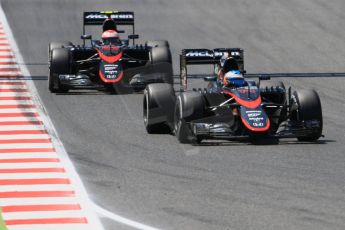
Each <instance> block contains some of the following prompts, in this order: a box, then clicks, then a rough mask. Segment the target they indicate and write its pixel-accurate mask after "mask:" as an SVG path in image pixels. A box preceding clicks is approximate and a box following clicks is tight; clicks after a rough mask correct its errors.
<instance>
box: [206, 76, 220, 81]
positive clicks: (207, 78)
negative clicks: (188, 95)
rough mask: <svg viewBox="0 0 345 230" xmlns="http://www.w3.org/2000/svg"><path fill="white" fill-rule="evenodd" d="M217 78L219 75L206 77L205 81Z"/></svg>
mask: <svg viewBox="0 0 345 230" xmlns="http://www.w3.org/2000/svg"><path fill="white" fill-rule="evenodd" d="M216 80H217V76H207V77H204V81H216Z"/></svg>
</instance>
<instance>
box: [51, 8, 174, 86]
mask: <svg viewBox="0 0 345 230" xmlns="http://www.w3.org/2000/svg"><path fill="white" fill-rule="evenodd" d="M88 25H102V31H100V32H101V34H102V36H101V37H102V39H101V40H92V36H91V35H86V34H85V26H88ZM119 26H131V27H132V33H131V34H129V35H128V39H120V34H121V33H125V31H121V30H119V28H118V27H119ZM81 38H82V39H83V40H84V42H83V45H73V44H72V43H71V42H52V43H50V44H49V49H48V50H49V76H48V82H49V90H50V91H51V92H53V93H65V92H67V91H68V90H70V89H100V90H104V89H105V90H107V91H111V92H115V91H120V89H124V88H131V89H134V90H142V89H144V88H145V86H146V85H147V84H149V83H154V82H156V83H157V82H164V83H167V84H173V70H172V61H171V52H170V48H169V43H168V41H165V40H157V41H146V42H145V44H140V45H138V44H135V39H138V38H139V36H138V35H137V34H135V31H134V13H133V12H116V11H102V12H84V20H83V35H82V36H81ZM88 40H90V45H86V43H88V42H87V41H88ZM130 40H132V42H131V43H132V44H131V45H130Z"/></svg>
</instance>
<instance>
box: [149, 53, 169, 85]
mask: <svg viewBox="0 0 345 230" xmlns="http://www.w3.org/2000/svg"><path fill="white" fill-rule="evenodd" d="M150 60H151V64H152V65H154V67H155V68H157V71H156V72H160V73H162V74H164V77H163V79H164V82H165V83H168V84H173V83H174V78H173V66H172V58H171V52H170V48H169V47H168V46H159V47H153V48H152V49H151V55H150Z"/></svg>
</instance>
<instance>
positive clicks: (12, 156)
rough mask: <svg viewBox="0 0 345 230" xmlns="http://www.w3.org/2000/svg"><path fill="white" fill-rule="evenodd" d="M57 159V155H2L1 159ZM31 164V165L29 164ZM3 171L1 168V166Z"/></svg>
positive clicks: (0, 155)
mask: <svg viewBox="0 0 345 230" xmlns="http://www.w3.org/2000/svg"><path fill="white" fill-rule="evenodd" d="M47 157H51V158H57V155H56V153H0V159H3V160H4V159H30V158H47ZM27 164H31V163H27ZM0 169H1V166H0Z"/></svg>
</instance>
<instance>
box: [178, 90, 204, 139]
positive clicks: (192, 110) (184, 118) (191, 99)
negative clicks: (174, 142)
mask: <svg viewBox="0 0 345 230" xmlns="http://www.w3.org/2000/svg"><path fill="white" fill-rule="evenodd" d="M204 111H205V101H204V97H203V95H202V94H200V93H197V92H183V93H181V94H180V95H179V96H178V98H177V99H176V105H175V113H174V114H175V115H174V133H175V136H176V138H177V139H178V141H179V142H180V143H182V144H188V143H198V142H199V143H200V142H201V139H200V138H197V137H195V136H194V135H193V132H192V130H191V128H190V125H189V122H191V121H194V120H197V119H200V118H203V116H204Z"/></svg>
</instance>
